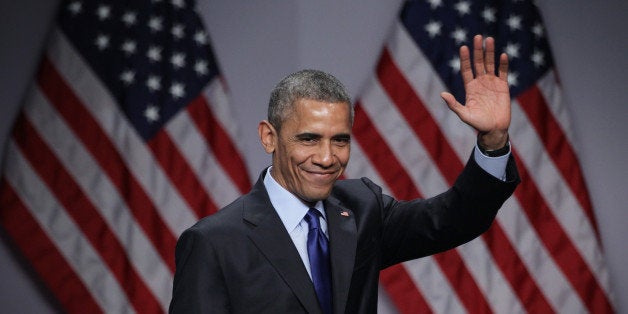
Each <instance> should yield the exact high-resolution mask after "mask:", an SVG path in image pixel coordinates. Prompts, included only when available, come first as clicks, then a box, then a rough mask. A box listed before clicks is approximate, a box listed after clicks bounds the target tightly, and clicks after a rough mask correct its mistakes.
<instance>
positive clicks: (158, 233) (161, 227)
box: [38, 58, 176, 271]
mask: <svg viewBox="0 0 628 314" xmlns="http://www.w3.org/2000/svg"><path fill="white" fill-rule="evenodd" d="M38 83H39V87H40V89H41V90H42V91H43V92H44V94H45V95H46V97H47V98H48V99H49V101H50V103H51V104H52V105H53V106H54V107H55V109H56V110H57V111H58V112H59V113H60V114H61V115H62V116H63V118H64V119H65V120H66V122H67V124H68V126H70V127H71V128H72V130H73V131H74V133H75V134H76V136H77V137H79V138H80V139H81V141H82V143H83V145H84V146H85V148H86V149H88V150H89V151H90V152H91V154H92V156H93V157H94V159H95V160H96V161H97V162H98V164H99V165H100V166H101V167H102V169H103V170H104V171H105V173H106V174H107V176H108V177H109V179H110V180H111V182H112V183H113V184H114V185H115V186H116V188H117V189H118V192H119V195H120V196H121V197H122V198H123V199H124V201H125V202H126V204H127V205H128V207H129V209H130V210H131V212H132V213H133V216H134V217H135V219H136V221H137V222H138V223H139V224H140V226H142V229H143V230H144V232H145V233H146V234H147V235H148V237H149V238H150V240H151V242H152V243H153V246H154V247H155V249H156V250H157V252H159V254H160V255H161V257H162V259H163V261H164V263H166V264H167V265H168V267H169V268H170V269H171V270H172V271H174V268H175V266H174V247H175V245H176V238H175V236H174V235H173V234H172V233H171V232H170V231H169V229H168V227H167V226H166V225H165V223H164V222H163V220H162V219H161V217H160V215H159V213H158V212H157V209H156V208H155V204H153V202H152V201H151V200H150V198H149V197H148V195H147V194H146V192H145V191H144V189H143V188H142V186H141V185H140V184H139V183H138V182H137V180H136V179H135V177H134V176H133V174H132V173H131V171H130V170H129V169H128V167H127V166H126V164H125V162H124V160H123V158H122V156H120V154H119V153H118V151H117V149H116V147H115V145H114V144H113V143H112V142H111V140H110V139H109V137H108V136H107V135H106V133H105V132H104V131H103V130H102V129H101V128H100V127H99V124H98V122H97V121H96V120H95V119H94V117H92V116H91V114H90V113H89V112H88V111H87V110H86V109H85V107H84V106H83V104H82V103H81V102H80V100H79V99H78V98H77V97H76V95H74V93H73V92H72V89H71V88H70V87H69V86H68V85H67V83H66V82H65V79H64V78H63V77H61V75H60V74H59V73H58V72H57V70H56V69H55V68H54V65H53V64H52V63H51V62H50V60H49V59H48V58H44V59H43V61H42V63H41V68H40V73H39V75H38Z"/></svg>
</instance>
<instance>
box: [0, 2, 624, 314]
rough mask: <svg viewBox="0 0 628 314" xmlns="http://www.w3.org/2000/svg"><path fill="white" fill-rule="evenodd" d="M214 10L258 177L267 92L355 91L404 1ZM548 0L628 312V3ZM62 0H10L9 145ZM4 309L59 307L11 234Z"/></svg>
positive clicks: (216, 35) (4, 55) (4, 125)
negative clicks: (309, 72) (328, 82)
mask: <svg viewBox="0 0 628 314" xmlns="http://www.w3.org/2000/svg"><path fill="white" fill-rule="evenodd" d="M210 2H211V3H209V4H208V5H207V6H206V8H207V9H206V10H207V11H205V13H204V14H206V16H208V18H209V23H208V25H207V27H208V28H209V32H210V35H211V37H212V43H213V46H214V49H215V51H216V54H217V58H218V62H219V63H220V66H221V68H222V72H223V74H224V77H225V79H226V81H227V84H228V86H229V88H230V92H231V96H232V104H233V105H234V106H235V108H236V110H235V112H236V114H237V116H236V120H237V121H239V123H240V130H241V132H242V144H243V145H242V147H244V149H245V151H244V156H245V158H246V163H247V166H248V170H249V173H250V176H251V177H252V178H256V177H257V175H258V173H259V171H260V170H261V169H262V168H263V167H265V166H266V165H267V164H268V163H269V161H270V159H269V157H268V156H266V155H265V154H264V152H263V150H262V149H261V146H260V145H259V142H258V139H257V131H256V130H257V123H258V122H259V120H261V119H263V118H264V117H265V110H266V105H267V100H268V93H269V91H270V89H271V88H272V87H273V85H274V84H275V83H276V82H277V81H278V80H280V79H281V78H282V77H283V76H285V75H286V74H288V73H290V72H293V71H295V70H297V69H301V68H307V67H313V68H318V69H322V70H325V71H328V72H331V73H333V74H334V75H336V76H337V77H339V78H340V79H341V80H342V81H343V82H344V83H345V84H346V85H347V88H348V89H349V91H350V92H351V94H352V95H353V96H356V95H358V94H359V92H360V89H361V88H362V87H363V85H364V82H365V81H366V79H367V78H368V76H369V73H370V72H371V70H372V68H373V67H374V64H375V62H376V60H377V57H378V53H379V51H380V49H381V45H382V43H383V41H384V38H385V36H386V34H387V33H388V30H389V27H390V25H391V22H392V20H393V19H394V18H395V16H396V14H397V10H398V8H399V5H400V0H394V1H377V0H363V1H333V0H322V1H316V2H314V1H304V0H302V1H282V2H280V1H245V0H212V1H210ZM565 3H566V2H562V3H558V2H542V1H541V2H539V6H540V9H541V13H542V14H543V17H544V19H545V25H546V27H547V32H548V34H549V35H548V36H549V39H550V44H551V47H552V49H553V52H554V57H555V59H556V66H557V69H558V72H559V74H560V77H561V81H562V85H563V88H564V96H565V97H566V99H567V101H568V103H569V104H570V105H569V108H570V109H571V112H572V117H573V122H574V130H575V133H576V135H577V140H578V143H576V149H577V150H578V155H579V157H580V161H581V164H582V167H583V170H584V174H585V178H586V180H587V184H588V187H589V189H590V193H591V197H592V200H593V204H594V209H595V213H596V215H597V219H598V223H599V227H600V232H601V237H602V242H603V246H604V250H605V254H606V257H607V263H608V266H609V269H610V273H611V283H612V286H613V289H614V292H615V300H616V305H617V308H618V312H619V313H628V270H626V266H628V265H627V263H626V261H627V260H628V250H627V249H626V243H625V242H626V239H627V238H628V228H626V223H627V222H628V210H626V207H627V204H628V197H627V195H628V183H627V180H626V178H628V166H627V165H625V162H626V160H628V139H626V134H628V123H626V122H628V105H627V104H626V102H627V98H628V58H627V57H626V56H628V38H627V37H626V34H625V31H626V29H628V1H624V0H612V1H610V0H609V1H601V2H590V1H586V0H574V1H570V2H569V4H565ZM57 5H58V1H37V0H22V1H6V0H5V1H2V2H1V4H0V42H1V43H2V49H0V71H1V72H0V73H1V74H0V95H1V99H2V100H1V101H2V103H1V105H0V143H2V147H0V152H1V151H2V149H3V148H4V147H3V146H4V143H5V141H6V137H7V134H8V132H9V130H10V127H11V124H12V121H13V118H14V116H15V113H16V111H17V108H18V105H19V104H20V102H21V100H22V97H23V95H24V93H25V91H26V89H27V88H28V85H29V84H30V82H31V81H32V77H33V74H34V71H35V70H36V66H37V63H38V60H39V57H40V55H41V49H42V47H43V46H44V44H45V40H46V35H47V33H48V31H49V26H50V25H51V23H52V19H53V15H54V12H55V10H56V8H57ZM0 265H1V266H0V304H2V306H1V308H0V313H17V312H20V313H47V312H50V311H51V310H50V307H49V306H48V303H47V302H46V300H45V298H44V297H43V296H42V294H41V293H40V292H39V291H38V290H37V288H36V287H35V286H34V285H33V284H32V283H31V281H30V279H29V277H28V275H27V274H26V273H25V271H24V270H23V268H21V267H20V265H19V262H18V261H17V260H16V259H15V257H14V256H13V255H12V254H11V252H10V251H9V250H8V249H7V247H6V245H5V243H3V242H0Z"/></svg>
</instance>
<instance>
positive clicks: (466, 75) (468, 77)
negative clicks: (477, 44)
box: [460, 46, 473, 84]
mask: <svg viewBox="0 0 628 314" xmlns="http://www.w3.org/2000/svg"><path fill="white" fill-rule="evenodd" d="M460 75H462V81H463V82H464V84H467V83H469V82H471V81H472V80H473V71H471V57H470V53H469V48H468V47H467V46H462V47H460Z"/></svg>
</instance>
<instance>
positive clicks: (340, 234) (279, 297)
mask: <svg viewBox="0 0 628 314" xmlns="http://www.w3.org/2000/svg"><path fill="white" fill-rule="evenodd" d="M264 173H265V172H263V173H262V176H260V178H259V180H258V181H257V183H256V184H255V186H254V187H253V189H252V190H251V192H249V193H248V194H246V195H244V196H242V197H240V198H239V199H237V200H236V201H234V202H233V203H231V204H230V205H228V206H227V207H225V208H224V209H222V210H220V211H219V212H218V213H216V214H214V215H212V216H209V217H206V218H204V219H202V220H200V221H199V222H198V223H196V224H195V225H194V226H192V227H191V228H189V229H188V230H186V231H185V232H184V233H183V234H182V235H181V237H180V238H179V241H178V243H177V248H176V273H175V278H174V287H173V299H172V302H171V304H170V312H171V313H256V314H261V313H320V312H321V311H320V308H319V306H318V303H317V299H316V294H315V292H314V287H313V285H312V282H311V280H310V278H309V276H308V274H307V271H306V270H305V267H304V266H303V262H302V260H301V258H300V257H299V254H298V253H297V250H296V248H295V246H294V244H293V243H292V240H291V239H290V236H289V235H288V232H287V231H286V229H285V227H284V226H283V224H282V222H281V220H280V219H279V216H278V215H277V213H276V212H275V210H274V208H273V206H272V205H271V203H270V199H269V198H268V194H267V192H266V189H265V187H264V184H263V175H264ZM518 181H519V177H518V174H517V170H516V167H515V164H514V161H513V159H512V158H511V159H510V161H509V165H508V167H507V181H506V182H502V181H500V180H497V179H495V178H494V177H492V176H491V175H490V174H487V173H486V172H484V170H482V169H481V168H480V167H479V166H478V165H477V164H476V163H475V161H474V159H473V157H471V159H470V161H469V162H468V163H467V166H466V167H465V169H464V171H463V173H462V174H461V175H460V176H459V177H458V179H457V181H456V182H455V184H454V186H453V187H452V188H451V189H449V190H448V191H447V192H445V193H443V194H440V195H438V196H436V197H433V198H429V199H425V200H413V201H397V200H395V199H393V198H392V197H389V196H387V195H384V194H382V191H381V188H380V187H379V186H377V185H375V184H374V183H373V182H371V181H370V180H368V179H366V178H362V179H359V180H357V179H356V180H343V181H338V182H337V183H336V185H335V186H334V189H333V191H332V193H331V196H330V197H329V198H328V199H327V200H325V202H324V204H325V211H326V214H327V223H328V233H329V243H330V250H331V265H332V281H333V288H332V289H333V291H332V293H333V307H334V313H375V312H376V309H377V289H378V278H379V271H380V270H381V269H384V268H386V267H388V266H391V265H394V264H397V263H400V262H403V261H407V260H410V259H415V258H419V257H422V256H426V255H430V254H434V253H437V252H441V251H444V250H447V249H450V248H453V247H455V246H457V245H460V244H462V243H465V242H467V241H470V240H471V239H473V238H475V237H477V236H478V235H480V234H481V233H482V232H484V231H485V230H486V229H488V227H489V226H490V225H491V223H492V221H493V219H494V217H495V215H496V213H497V210H498V209H499V207H501V205H502V203H503V202H504V201H505V200H506V199H507V198H508V197H509V196H510V195H511V194H512V192H513V191H514V189H515V186H516V185H517V183H518ZM343 212H345V213H347V214H348V216H347V215H345V214H341V213H343Z"/></svg>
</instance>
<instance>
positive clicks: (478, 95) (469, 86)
mask: <svg viewBox="0 0 628 314" xmlns="http://www.w3.org/2000/svg"><path fill="white" fill-rule="evenodd" d="M482 44H483V40H482V36H481V35H476V36H475V37H474V38H473V66H472V65H471V56H470V52H469V48H468V47H467V46H462V47H460V73H461V75H462V80H463V82H464V89H465V92H466V99H465V105H462V104H461V103H460V102H458V101H457V100H456V99H455V97H454V96H453V95H452V94H451V93H447V92H443V93H441V97H442V98H443V99H444V100H445V102H446V103H447V106H449V108H450V109H451V110H452V111H453V112H455V113H456V114H457V115H458V117H459V118H460V120H462V121H463V122H465V123H466V124H468V125H470V126H471V127H473V128H474V129H476V130H477V131H478V143H479V145H480V146H482V148H484V149H486V150H495V149H499V148H502V147H503V146H504V145H506V143H507V142H508V127H509V126H510V92H509V89H508V56H506V54H505V53H502V54H501V55H500V57H499V64H498V71H497V74H496V73H495V67H496V64H495V40H494V39H493V38H491V37H487V38H486V41H485V42H484V44H485V47H484V48H483V47H482V46H483V45H482ZM474 72H475V75H474Z"/></svg>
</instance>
